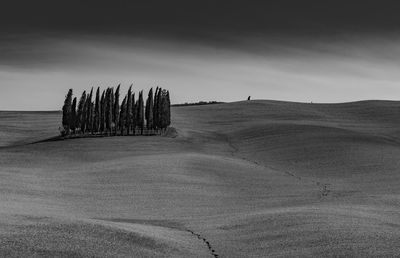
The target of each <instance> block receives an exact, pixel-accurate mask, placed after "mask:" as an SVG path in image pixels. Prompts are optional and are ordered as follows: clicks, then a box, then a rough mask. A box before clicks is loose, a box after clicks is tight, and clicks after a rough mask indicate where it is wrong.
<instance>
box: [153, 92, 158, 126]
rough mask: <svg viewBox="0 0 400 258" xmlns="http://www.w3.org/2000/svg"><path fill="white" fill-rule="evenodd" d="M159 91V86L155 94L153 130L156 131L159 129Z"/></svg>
mask: <svg viewBox="0 0 400 258" xmlns="http://www.w3.org/2000/svg"><path fill="white" fill-rule="evenodd" d="M158 90H159V88H158V86H157V88H156V91H155V92H154V105H153V128H154V129H157V125H158V119H157V118H158V117H157V114H158V109H157V108H158V98H157V96H158Z"/></svg>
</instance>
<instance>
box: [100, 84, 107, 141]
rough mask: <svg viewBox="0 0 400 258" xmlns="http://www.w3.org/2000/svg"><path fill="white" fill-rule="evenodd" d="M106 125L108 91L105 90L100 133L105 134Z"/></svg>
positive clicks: (101, 101) (102, 96) (102, 100)
mask: <svg viewBox="0 0 400 258" xmlns="http://www.w3.org/2000/svg"><path fill="white" fill-rule="evenodd" d="M105 124H106V90H103V93H102V94H101V100H100V132H101V133H104V130H105Z"/></svg>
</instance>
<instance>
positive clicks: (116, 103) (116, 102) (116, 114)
mask: <svg viewBox="0 0 400 258" xmlns="http://www.w3.org/2000/svg"><path fill="white" fill-rule="evenodd" d="M120 86H121V84H119V85H118V87H117V89H116V90H115V96H114V116H113V118H114V124H115V131H114V133H115V135H117V130H118V127H119V90H120Z"/></svg>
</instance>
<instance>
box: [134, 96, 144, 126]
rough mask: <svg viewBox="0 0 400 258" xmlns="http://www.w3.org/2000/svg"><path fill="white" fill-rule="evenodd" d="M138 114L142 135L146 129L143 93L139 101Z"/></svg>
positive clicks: (138, 124) (138, 123)
mask: <svg viewBox="0 0 400 258" xmlns="http://www.w3.org/2000/svg"><path fill="white" fill-rule="evenodd" d="M137 110H138V113H137V122H136V124H137V126H138V127H139V128H140V133H141V134H143V129H144V103H143V91H140V92H139V99H138V109H137Z"/></svg>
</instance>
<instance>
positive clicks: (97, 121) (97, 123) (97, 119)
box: [93, 87, 101, 133]
mask: <svg viewBox="0 0 400 258" xmlns="http://www.w3.org/2000/svg"><path fill="white" fill-rule="evenodd" d="M94 111H95V112H94V123H93V124H94V131H95V132H96V133H97V132H99V131H100V113H101V108H100V87H98V88H97V91H96V102H95V106H94Z"/></svg>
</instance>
